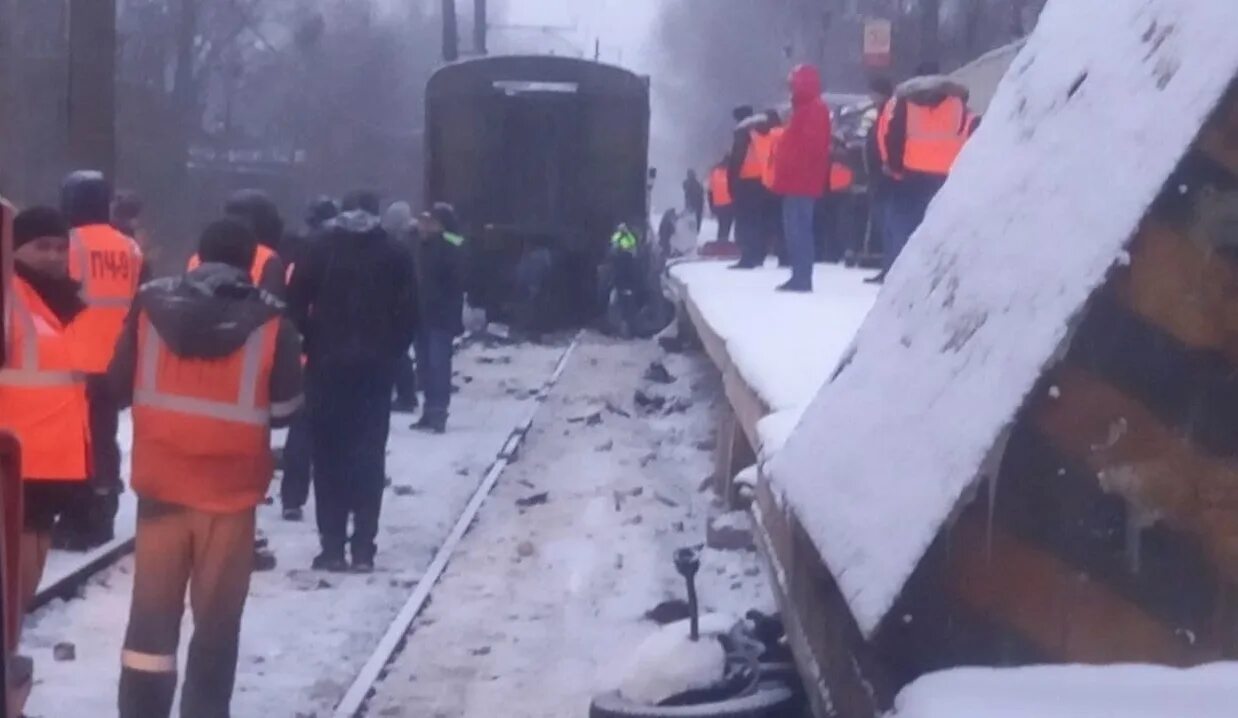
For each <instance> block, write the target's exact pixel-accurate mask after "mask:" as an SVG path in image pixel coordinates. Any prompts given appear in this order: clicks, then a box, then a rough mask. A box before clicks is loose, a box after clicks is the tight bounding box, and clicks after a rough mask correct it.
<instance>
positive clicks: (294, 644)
mask: <svg viewBox="0 0 1238 718" xmlns="http://www.w3.org/2000/svg"><path fill="white" fill-rule="evenodd" d="M562 351H563V347H534V346H520V347H500V348H495V349H485V348H483V347H478V346H473V347H469V348H466V349H465V350H463V351H462V353H461V355H460V357H459V359H458V362H457V369H458V373H457V377H456V384H457V385H458V386H459V387H460V393H459V394H458V395H457V397H456V400H455V404H454V406H453V415H452V422H451V427H450V431H449V433H448V434H447V435H446V436H430V435H426V434H421V433H417V432H414V431H412V430H411V429H409V424H410V423H411V421H412V420H413V418H414V417H412V416H409V415H404V414H396V415H394V416H393V420H392V436H391V442H390V444H389V448H388V464H387V471H388V474H389V476H390V477H391V486H390V488H389V490H388V491H387V493H386V495H385V496H384V507H383V515H382V525H381V530H380V533H379V556H378V571H377V572H376V573H374V574H373V575H369V576H363V575H334V574H325V573H319V572H313V571H310V570H308V567H309V564H310V560H311V559H312V558H313V556H314V554H315V553H317V551H318V538H317V533H316V531H315V529H314V524H313V520H312V516H313V503H312V499H311V504H310V506H309V507H307V512H306V513H307V516H308V517H311V518H310V519H308V520H307V521H306V522H303V523H290V522H285V521H282V520H281V519H280V517H279V506H278V503H276V504H275V505H271V506H263V507H260V509H259V528H260V530H262V532H263V533H264V534H265V535H266V537H267V538H268V540H269V542H270V547H271V549H272V551H274V553H275V555H276V557H277V559H278V562H279V565H278V567H277V568H276V570H275V571H272V572H269V573H260V574H256V575H255V576H254V581H253V587H252V589H251V592H250V600H249V604H248V606H247V608H246V613H245V622H244V628H243V630H242V635H241V656H240V663H239V667H238V675H237V690H236V696H235V698H234V700H233V713H234V714H235V715H238V716H272V717H275V716H279V717H281V718H283V717H285V716H287V717H289V718H293V717H296V716H315V715H317V716H324V715H329V714H330V709H331V708H332V707H333V706H334V705H335V703H336V701H338V700H339V699H340V697H341V696H342V695H343V693H344V691H345V689H346V688H347V687H348V685H349V683H350V682H351V681H352V680H353V678H354V676H355V675H356V674H357V672H358V670H359V669H360V667H361V665H362V664H363V663H364V662H365V660H366V659H367V658H368V657H369V654H370V652H371V651H373V649H374V647H375V644H376V643H377V641H378V639H379V637H380V636H381V635H382V634H383V632H384V631H385V630H386V628H387V626H388V624H389V622H390V621H391V620H392V618H393V617H394V616H395V615H396V613H397V612H398V611H399V609H400V607H401V606H402V604H403V602H404V601H405V599H407V597H408V594H409V592H410V591H411V590H412V586H413V585H414V584H415V583H416V581H417V580H418V579H419V578H420V577H421V574H422V572H423V571H424V569H425V567H426V566H427V565H428V564H429V562H430V560H431V558H432V556H433V554H434V551H435V549H436V548H437V546H438V545H439V544H440V543H441V541H442V540H443V538H444V537H445V536H446V535H447V533H448V532H449V530H450V528H451V526H452V524H453V523H454V521H455V518H456V516H457V515H458V513H459V512H460V510H461V509H462V508H463V507H464V505H465V503H467V501H468V499H469V497H470V496H471V494H472V493H473V490H474V489H475V488H476V486H477V484H478V482H479V480H480V479H481V477H482V475H483V474H484V473H485V471H486V469H487V467H488V466H489V465H490V463H491V462H492V461H493V460H494V458H495V456H496V455H497V453H498V452H499V451H500V449H501V448H502V446H503V444H504V442H505V441H506V440H507V438H508V435H509V433H510V432H511V430H512V429H513V427H515V425H516V424H518V423H519V422H520V421H522V420H523V419H525V418H526V417H527V415H528V413H529V410H530V408H531V407H532V405H533V399H532V397H533V395H534V394H535V393H536V392H537V390H538V389H539V388H540V387H541V386H542V384H543V382H545V380H546V378H547V377H548V376H549V374H550V372H551V370H552V369H553V367H554V365H555V362H556V360H557V359H558V357H559V355H560V354H561V353H562ZM272 494H273V495H278V485H277V486H274V487H272ZM120 529H123V530H128V531H131V530H132V524H131V523H128V524H121V525H118V530H120ZM68 559H69V557H68V556H61V557H58V559H57V560H58V561H61V560H68ZM132 572H133V563H132V560H131V559H126V560H124V561H121V562H120V563H119V564H117V565H116V566H115V567H114V568H112V569H110V570H107V571H104V572H103V573H102V574H100V575H99V576H98V577H96V578H95V579H93V580H92V581H91V582H90V584H89V585H88V587H87V589H86V591H85V594H84V595H83V597H82V598H81V599H79V600H75V601H69V602H56V603H54V604H52V605H50V606H48V607H47V608H45V609H43V610H40V611H38V612H36V613H35V614H34V615H33V616H31V617H30V618H29V619H28V620H27V623H26V629H25V632H24V634H23V646H22V650H23V652H24V653H26V654H28V655H30V656H32V657H33V658H34V659H35V679H36V685H35V689H34V695H33V697H32V698H31V702H30V705H29V707H28V711H27V712H28V713H29V714H30V715H31V716H42V717H43V718H56V717H58V716H91V715H114V714H115V705H116V688H117V681H118V679H119V675H120V651H121V643H122V640H123V637H124V631H125V626H126V623H127V621H128V611H129V600H130V593H131V591H132V586H133V576H132ZM190 631H191V621H190V619H189V617H188V616H187V617H186V619H185V623H184V627H183V629H182V640H181V647H182V652H183V651H184V650H185V648H186V647H187V646H188V643H189V636H190ZM61 642H67V643H72V644H74V646H75V647H76V659H75V660H73V661H69V662H56V661H55V660H54V658H53V648H54V646H55V645H56V644H58V643H61ZM183 660H184V657H183V656H182V665H183Z"/></svg>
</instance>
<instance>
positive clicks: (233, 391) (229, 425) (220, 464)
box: [132, 311, 280, 513]
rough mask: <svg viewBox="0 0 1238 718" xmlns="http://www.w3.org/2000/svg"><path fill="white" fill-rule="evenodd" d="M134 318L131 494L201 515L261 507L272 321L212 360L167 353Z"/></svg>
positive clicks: (269, 465)
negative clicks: (135, 338)
mask: <svg viewBox="0 0 1238 718" xmlns="http://www.w3.org/2000/svg"><path fill="white" fill-rule="evenodd" d="M136 321H137V361H136V369H135V379H134V386H133V428H134V435H133V478H132V485H133V490H134V491H135V492H136V493H137V494H138V495H139V496H142V497H143V498H147V499H152V500H155V501H161V502H166V503H171V504H176V505H179V506H188V507H190V508H194V509H197V510H201V511H214V512H221V513H226V512H232V511H243V510H246V509H251V508H253V507H254V506H257V505H258V504H259V503H261V502H262V499H263V497H265V496H266V492H267V488H268V487H269V485H270V482H271V476H272V472H273V469H274V463H273V460H272V457H271V430H270V422H271V391H270V386H271V373H272V370H273V367H274V364H275V347H276V338H277V336H278V332H279V326H280V321H279V319H278V318H274V319H271V320H269V321H267V322H266V323H264V324H262V325H261V326H259V327H258V328H257V329H255V330H254V331H253V332H252V333H251V334H250V335H249V338H248V339H247V340H246V342H245V344H244V345H243V346H242V347H241V348H240V349H239V350H237V351H235V352H233V353H232V354H231V355H229V356H226V357H223V358H219V359H199V358H190V357H182V356H178V355H177V354H175V353H173V352H172V351H171V350H169V349H168V347H167V345H166V343H165V342H164V340H163V339H162V338H161V337H160V336H159V332H158V331H156V330H155V328H154V327H153V325H152V324H151V323H150V319H149V318H148V317H147V316H146V314H145V312H144V311H143V312H141V313H140V314H139V316H138V317H137V319H136Z"/></svg>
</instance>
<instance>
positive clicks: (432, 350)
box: [417, 327, 455, 419]
mask: <svg viewBox="0 0 1238 718" xmlns="http://www.w3.org/2000/svg"><path fill="white" fill-rule="evenodd" d="M454 342H455V336H453V335H452V333H451V332H448V331H444V330H442V329H436V328H434V327H425V328H423V329H422V330H421V331H420V332H418V333H417V374H418V375H419V376H420V378H421V390H422V392H424V393H425V399H426V405H425V410H424V411H425V413H424V415H425V416H427V417H432V418H436V419H437V418H444V419H445V418H446V417H447V412H448V410H449V409H450V408H451V374H452V368H451V365H452V354H453V352H454V348H453V346H452V345H453V344H454Z"/></svg>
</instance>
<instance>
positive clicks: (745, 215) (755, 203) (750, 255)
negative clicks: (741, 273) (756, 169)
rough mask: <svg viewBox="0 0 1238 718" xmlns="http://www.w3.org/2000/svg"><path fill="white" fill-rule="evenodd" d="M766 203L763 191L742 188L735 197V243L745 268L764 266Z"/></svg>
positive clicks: (766, 222) (766, 235) (766, 226)
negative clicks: (737, 245)
mask: <svg viewBox="0 0 1238 718" xmlns="http://www.w3.org/2000/svg"><path fill="white" fill-rule="evenodd" d="M768 214H769V212H768V203H767V201H766V195H765V192H764V189H763V188H762V187H761V186H760V184H759V183H758V184H757V186H756V187H755V188H749V187H744V188H743V190H742V191H739V192H738V193H737V194H736V195H735V241H736V242H738V243H739V253H740V254H739V261H740V264H742V265H744V266H745V267H759V266H761V265H762V264H765V257H766V256H767V251H768V242H769V235H768V231H769V219H768Z"/></svg>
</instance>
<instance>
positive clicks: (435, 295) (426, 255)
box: [413, 234, 465, 336]
mask: <svg viewBox="0 0 1238 718" xmlns="http://www.w3.org/2000/svg"><path fill="white" fill-rule="evenodd" d="M449 237H454V238H455V239H456V241H452V239H449ZM414 243H415V246H416V252H415V253H414V262H413V264H414V266H415V267H416V271H417V290H418V294H417V296H418V300H419V301H418V305H419V307H420V311H421V323H422V325H423V326H425V327H429V328H433V329H438V330H440V331H445V332H449V333H450V334H452V335H453V336H458V335H460V334H462V333H464V262H465V258H464V246H463V241H462V240H461V239H460V237H459V235H454V234H452V235H445V234H434V235H428V236H423V237H418V238H417V239H416V240H414Z"/></svg>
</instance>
